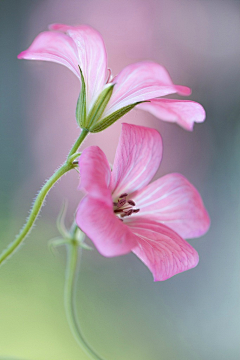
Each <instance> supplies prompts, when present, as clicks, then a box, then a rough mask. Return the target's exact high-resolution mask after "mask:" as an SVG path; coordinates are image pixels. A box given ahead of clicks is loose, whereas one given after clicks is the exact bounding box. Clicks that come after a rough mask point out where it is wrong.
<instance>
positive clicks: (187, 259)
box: [128, 218, 198, 281]
mask: <svg viewBox="0 0 240 360" xmlns="http://www.w3.org/2000/svg"><path fill="white" fill-rule="evenodd" d="M128 225H129V227H130V228H131V230H132V232H133V233H134V234H135V235H137V236H138V246H137V247H135V248H134V249H133V250H132V251H133V252H134V254H136V255H137V256H138V257H139V258H140V259H141V260H142V262H143V263H144V264H145V265H146V266H147V267H148V268H149V269H150V271H151V272H152V274H153V277H154V280H155V281H163V280H166V279H168V278H170V277H171V276H173V275H176V274H178V273H180V272H183V271H186V270H189V269H191V268H193V267H195V266H196V265H197V264H198V253H197V252H196V250H195V249H194V248H193V247H192V246H191V245H190V244H188V242H187V241H185V240H183V239H182V238H181V237H180V236H179V235H178V234H177V233H175V232H174V231H173V230H171V229H170V228H168V227H167V226H165V225H163V224H159V223H157V222H154V221H149V220H146V219H145V218H138V219H130V218H129V220H128Z"/></svg>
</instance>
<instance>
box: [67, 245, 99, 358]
mask: <svg viewBox="0 0 240 360" xmlns="http://www.w3.org/2000/svg"><path fill="white" fill-rule="evenodd" d="M67 250H68V262H67V267H66V282H65V292H64V305H65V311H66V315H67V320H68V324H69V326H70V329H71V331H72V334H73V336H74V338H75V340H76V341H77V343H78V344H79V345H80V347H81V348H82V349H83V350H84V351H85V353H86V354H87V355H88V356H89V357H90V358H91V359H92V360H104V359H103V358H101V357H99V356H98V354H97V353H96V352H95V351H94V350H93V349H92V348H91V347H90V345H88V343H87V342H86V340H85V338H84V336H83V334H82V331H81V329H80V326H79V324H78V320H77V314H76V308H75V295H76V283H77V275H78V270H79V264H80V256H81V253H80V251H81V250H82V249H81V247H79V245H78V244H77V242H76V241H74V240H73V241H72V242H71V243H70V244H67Z"/></svg>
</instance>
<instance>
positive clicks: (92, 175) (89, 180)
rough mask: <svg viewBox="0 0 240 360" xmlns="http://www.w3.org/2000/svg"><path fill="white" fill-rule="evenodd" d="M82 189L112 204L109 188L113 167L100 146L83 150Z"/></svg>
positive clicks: (80, 186)
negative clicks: (111, 167)
mask: <svg viewBox="0 0 240 360" xmlns="http://www.w3.org/2000/svg"><path fill="white" fill-rule="evenodd" d="M79 171H80V185H79V189H80V190H85V191H86V192H87V193H88V194H89V195H90V196H91V197H93V198H96V199H99V200H101V201H102V202H106V204H108V205H109V206H112V196H111V191H110V189H109V185H110V179H111V169H110V167H109V164H108V161H107V158H106V155H105V154H104V152H103V151H102V150H101V149H100V148H99V147H98V146H90V147H88V148H86V149H85V150H83V152H82V155H81V156H80V158H79Z"/></svg>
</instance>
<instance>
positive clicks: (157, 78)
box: [104, 62, 191, 116]
mask: <svg viewBox="0 0 240 360" xmlns="http://www.w3.org/2000/svg"><path fill="white" fill-rule="evenodd" d="M113 83H115V84H116V85H115V87H114V90H113V94H112V97H111V99H110V101H109V103H108V106H107V108H106V110H105V114H104V116H107V115H109V114H110V113H112V112H114V111H116V110H118V109H120V108H122V107H124V106H127V105H130V104H133V103H135V102H138V101H144V100H150V99H153V98H155V97H159V96H164V95H168V94H173V93H176V92H178V93H179V94H182V95H189V94H190V93H191V90H190V89H189V88H187V87H185V86H178V85H174V84H173V82H172V80H171V78H170V76H169V74H168V72H167V71H166V69H165V68H164V67H163V66H161V65H159V64H156V63H153V62H141V63H136V64H131V65H129V66H127V67H125V68H124V69H123V70H122V71H121V72H120V73H119V74H118V75H117V76H116V77H115V78H114V79H113Z"/></svg>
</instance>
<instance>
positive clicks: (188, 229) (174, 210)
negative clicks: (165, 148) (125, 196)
mask: <svg viewBox="0 0 240 360" xmlns="http://www.w3.org/2000/svg"><path fill="white" fill-rule="evenodd" d="M130 198H131V199H133V200H134V202H135V203H136V207H137V208H140V211H139V212H138V213H136V214H133V215H132V216H131V217H133V216H134V217H144V218H147V219H149V220H154V221H157V222H161V223H163V224H165V225H167V226H168V227H169V228H171V229H173V230H174V231H176V232H177V233H178V234H180V235H181V236H182V237H183V238H184V239H189V238H193V237H198V236H201V235H203V234H204V233H205V232H206V231H207V230H208V229H209V226H210V219H209V216H208V213H207V211H206V209H205V207H204V205H203V202H202V199H201V196H200V194H199V193H198V191H197V190H196V189H195V187H194V186H193V185H192V184H191V183H190V182H189V181H188V180H187V179H185V177H184V176H182V175H180V174H169V175H166V176H164V177H162V178H160V179H158V180H156V181H154V182H153V183H151V184H149V185H148V186H146V187H145V188H144V189H142V190H140V191H136V192H135V193H133V194H131V195H130Z"/></svg>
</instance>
